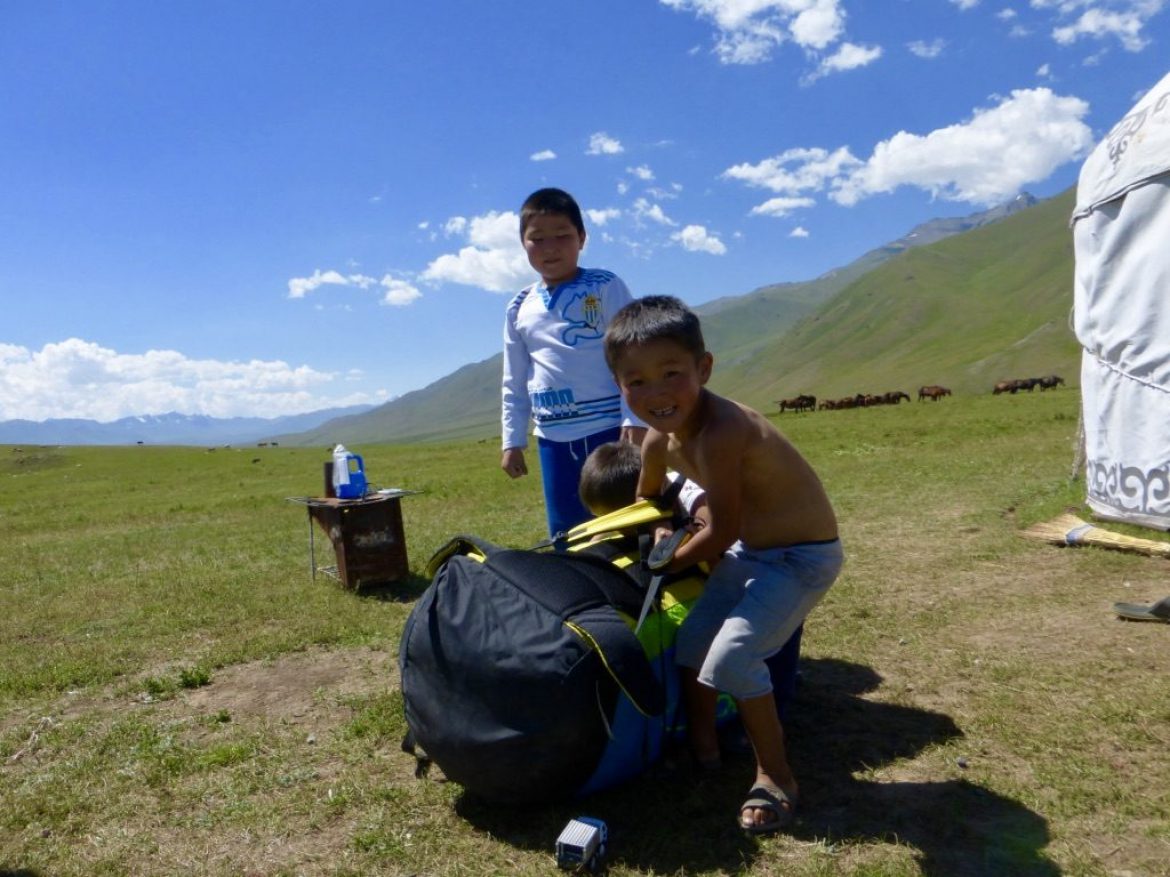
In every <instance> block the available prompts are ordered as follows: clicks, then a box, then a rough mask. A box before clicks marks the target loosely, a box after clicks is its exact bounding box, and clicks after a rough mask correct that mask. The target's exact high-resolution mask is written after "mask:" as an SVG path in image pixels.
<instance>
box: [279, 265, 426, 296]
mask: <svg viewBox="0 0 1170 877" xmlns="http://www.w3.org/2000/svg"><path fill="white" fill-rule="evenodd" d="M326 285H329V286H356V287H357V288H358V289H369V288H370V287H372V286H375V285H378V286H381V287H382V289H383V290H384V295H383V298H382V302H383V304H392V305H408V304H410V303H411V302H412V301H414V300H415V299H417V298H420V297H421V296H422V293H421V292H419V291H418V289H416V288H415V287H414V286H412V285H411V284H410V283H408V282H407V281H405V280H396V279H395V278H393V277H391V276H390V275H389V274H386V275H384V276H383V277H382V279H381V280H378V279H377V278H376V277H369V276H367V275H365V274H342V273H341V272H340V271H334V270H332V269H331V270H329V271H322V270H321V269H320V268H318V269H317V270H316V271H314V272H313V274H312V276H311V277H294V278H292V279H291V280H289V282H288V297H289V298H304V297H305V296H306V295H308V294H309V293H310V292H313V291H314V290H316V289H319V288H320V287H322V286H326Z"/></svg>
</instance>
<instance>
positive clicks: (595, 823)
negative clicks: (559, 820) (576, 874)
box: [557, 816, 609, 872]
mask: <svg viewBox="0 0 1170 877" xmlns="http://www.w3.org/2000/svg"><path fill="white" fill-rule="evenodd" d="M607 840H609V829H608V828H607V827H606V825H605V823H604V822H602V821H601V820H600V819H594V818H592V817H590V816H578V817H576V818H575V819H570V820H569V824H568V825H566V826H565V827H564V828H563V829H562V830H561V835H560V837H558V838H557V866H558V867H560V868H566V869H572V870H574V871H582V870H586V869H588V870H589V871H593V872H596V871H597V870H598V868H600V867H601V862H602V860H603V859H604V858H605V844H606V841H607Z"/></svg>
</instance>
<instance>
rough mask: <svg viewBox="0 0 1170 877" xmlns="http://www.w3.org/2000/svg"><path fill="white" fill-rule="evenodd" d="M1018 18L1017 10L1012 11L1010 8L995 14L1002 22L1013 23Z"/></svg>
mask: <svg viewBox="0 0 1170 877" xmlns="http://www.w3.org/2000/svg"><path fill="white" fill-rule="evenodd" d="M1018 16H1019V13H1018V12H1016V10H1014V9H1010V8H1009V9H1001V10H999V12H997V13H995V17H996V18H998V19H999V20H1000V21H1013V20H1014V19H1015V18H1017V17H1018Z"/></svg>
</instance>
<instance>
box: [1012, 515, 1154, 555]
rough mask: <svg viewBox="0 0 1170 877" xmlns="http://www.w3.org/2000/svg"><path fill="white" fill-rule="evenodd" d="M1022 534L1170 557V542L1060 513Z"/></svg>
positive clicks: (1021, 532) (1038, 538) (1021, 533)
mask: <svg viewBox="0 0 1170 877" xmlns="http://www.w3.org/2000/svg"><path fill="white" fill-rule="evenodd" d="M1020 535H1021V536H1023V537H1024V538H1026V539H1035V540H1038V541H1040V542H1048V543H1051V544H1054V545H1096V546H1098V547H1100V548H1115V549H1117V550H1119V551H1135V552H1137V553H1139V554H1149V555H1152V556H1155V557H1170V542H1158V541H1156V540H1154V539H1142V538H1139V537H1137V536H1126V535H1124V534H1122V533H1114V532H1112V531H1111V530H1105V529H1102V528H1101V527H1097V526H1094V525H1093V524H1089V523H1087V522H1085V521H1082V520H1081V519H1080V518H1078V517H1077V516H1076V515H1060V516H1059V517H1057V518H1053V519H1052V520H1051V521H1043V522H1041V523H1039V524H1033V525H1032V526H1031V527H1028V528H1027V529H1026V530H1021V531H1020Z"/></svg>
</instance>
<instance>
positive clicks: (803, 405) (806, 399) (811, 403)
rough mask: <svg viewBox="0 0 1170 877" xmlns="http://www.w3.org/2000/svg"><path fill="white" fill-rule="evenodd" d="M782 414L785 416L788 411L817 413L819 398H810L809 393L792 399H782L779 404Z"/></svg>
mask: <svg viewBox="0 0 1170 877" xmlns="http://www.w3.org/2000/svg"><path fill="white" fill-rule="evenodd" d="M779 405H780V413H781V414H783V413H784V412H785V411H787V410H790V409H791V410H792V411H815V410H816V407H817V397H816V396H810V395H808V394H807V393H801V394H800V395H799V396H795V397H793V398H791V399H781V400H780V402H779Z"/></svg>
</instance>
